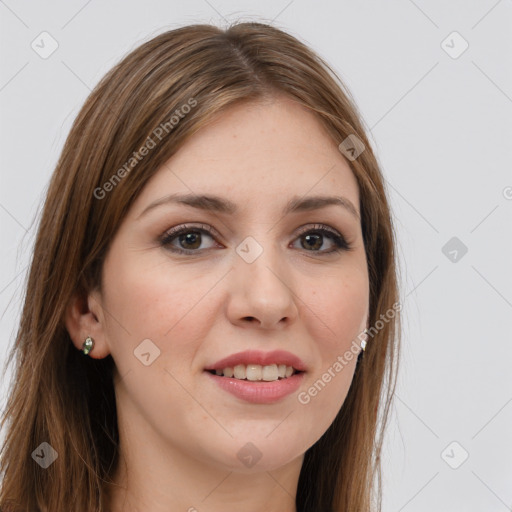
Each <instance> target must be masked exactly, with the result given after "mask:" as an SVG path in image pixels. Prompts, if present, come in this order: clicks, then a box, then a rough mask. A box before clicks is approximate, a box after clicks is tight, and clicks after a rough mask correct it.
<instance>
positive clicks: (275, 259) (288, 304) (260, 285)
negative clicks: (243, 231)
mask: <svg viewBox="0 0 512 512" xmlns="http://www.w3.org/2000/svg"><path fill="white" fill-rule="evenodd" d="M245 247H246V248H247V246H245ZM250 250H254V246H253V247H250ZM260 250H261V249H260ZM240 254H241V255H242V256H240ZM229 276H230V277H229V285H228V286H229V300H228V307H227V314H228V316H229V318H230V320H231V322H232V323H234V324H239V325H243V324H247V323H254V324H257V325H258V326H260V327H262V328H265V329H273V328H283V327H285V326H287V325H289V324H291V323H293V322H294V321H295V320H296V319H297V318H298V316H299V310H298V307H297V301H298V300H299V299H298V297H297V295H296V294H295V293H294V291H293V288H294V283H293V282H292V281H293V279H292V273H291V272H290V267H289V266H288V265H287V262H286V261H285V260H284V258H283V255H282V254H281V255H280V253H279V250H278V249H276V250H273V249H270V248H268V247H265V249H264V250H263V252H261V254H259V256H257V257H256V259H254V261H251V258H245V256H244V253H243V252H240V253H237V254H236V255H235V256H234V262H233V267H232V269H231V272H230V273H229Z"/></svg>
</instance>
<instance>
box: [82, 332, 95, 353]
mask: <svg viewBox="0 0 512 512" xmlns="http://www.w3.org/2000/svg"><path fill="white" fill-rule="evenodd" d="M93 348H94V340H93V339H92V338H91V337H90V336H87V338H85V341H84V343H83V345H82V352H83V353H84V354H85V355H86V356H87V355H88V354H89V352H90V351H91V350H92V349H93Z"/></svg>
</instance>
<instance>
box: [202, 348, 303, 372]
mask: <svg viewBox="0 0 512 512" xmlns="http://www.w3.org/2000/svg"><path fill="white" fill-rule="evenodd" d="M237 364H243V365H248V364H259V365H261V366H268V365H271V364H277V365H279V364H285V365H286V366H292V367H293V368H295V369H296V370H298V371H305V370H306V365H305V364H304V362H303V361H302V360H301V359H300V357H298V356H296V355H294V354H292V353H291V352H287V351H285V350H273V351H272V352H261V351H260V350H246V351H244V352H237V353H236V354H231V355H230V356H228V357H225V358H223V359H220V360H219V361H217V362H216V363H213V364H212V365H210V366H207V367H206V368H205V370H223V369H224V368H233V367H234V366H236V365H237Z"/></svg>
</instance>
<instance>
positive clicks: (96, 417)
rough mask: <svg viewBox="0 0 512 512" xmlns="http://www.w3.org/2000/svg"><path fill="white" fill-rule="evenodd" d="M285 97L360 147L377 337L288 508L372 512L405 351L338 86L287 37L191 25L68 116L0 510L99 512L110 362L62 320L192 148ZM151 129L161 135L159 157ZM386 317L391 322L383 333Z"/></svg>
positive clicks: (108, 426) (376, 202) (35, 265)
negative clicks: (214, 129)
mask: <svg viewBox="0 0 512 512" xmlns="http://www.w3.org/2000/svg"><path fill="white" fill-rule="evenodd" d="M282 95H286V96H287V97H288V98H291V99H292V100H294V101H295V102H297V103H299V104H300V105H303V106H304V107H306V108H307V109H309V111H311V112H312V113H313V114H314V115H315V116H316V117H317V118H318V119H319V120H320V121H321V123H322V125H323V126H324V127H325V129H326V130H327V134H328V135H329V137H332V139H333V141H335V142H336V144H340V143H341V142H342V141H344V140H345V139H346V138H347V137H348V136H349V135H356V136H357V137H358V138H359V139H360V141H362V142H363V143H364V146H365V149H364V151H363V152H362V153H361V154H360V155H359V156H358V157H357V158H356V159H354V160H351V159H349V160H351V161H350V162H349V165H350V168H351V169H352V171H353V173H354V175H355V177H356V179H357V182H358V186H359V191H360V212H361V227H362V235H363V240H364V246H365V252H366V258H367V265H368V275H369V283H370V298H369V301H370V302H369V319H368V320H369V325H371V326H374V325H375V324H376V322H380V324H382V328H380V329H378V330H375V332H374V335H373V338H372V339H371V340H370V341H369V343H368V345H367V347H366V351H365V352H361V353H360V354H359V357H358V362H357V365H356V369H355V371H354V376H353V380H352V383H351V387H350V389H349V392H348V395H347V396H346V399H345V401H344V403H343V405H342V406H341V408H340V410H339V412H338V414H337V416H336V418H335V420H334V421H333V423H332V424H331V425H330V427H329V428H328V429H327V431H326V432H325V433H324V434H323V435H322V437H321V438H320V439H319V440H318V441H317V442H316V443H315V444H314V445H312V446H311V447H310V448H309V449H308V450H307V451H306V453H305V455H304V461H303V465H302V468H301V472H300V477H299V482H298V490H297V495H296V507H297V511H298V512H327V511H332V512H363V511H364V512H368V511H370V510H374V509H375V510H380V509H381V502H382V489H381V461H380V454H381V448H382V442H383V436H384V433H385V429H386V425H387V422H388V412H389V409H390V405H391V402H392V400H393V395H394V390H395V386H396V380H397V369H398V355H399V345H400V328H399V326H400V316H399V314H398V311H396V307H394V306H396V304H397V303H398V283H397V272H398V268H397V263H396V261H395V255H396V249H395V234H394V228H393V224H392V219H391V213H390V208H389V205H388V200H387V198H386V190H385V187H384V180H383V177H382V175H381V171H380V168H379V164H378V163H377V159H376V157H375V155H374V152H373V150H372V147H371V145H370V142H369V141H368V139H367V136H366V134H365V130H364V129H363V121H362V120H361V116H360V114H359V113H358V110H357V108H356V106H355V103H354V101H353V99H352V98H351V95H350V93H349V92H348V91H347V90H346V88H345V86H344V85H343V83H342V82H341V80H340V78H339V77H338V76H337V75H336V73H335V72H334V71H333V70H332V69H331V68H330V67H329V65H328V64H327V63H326V62H325V61H324V60H323V59H322V58H321V57H320V56H318V55H317V54H316V53H315V52H313V51H312V50H311V49H310V48H308V46H306V45H305V44H304V43H302V42H300V41H299V40H298V39H296V38H295V37H293V36H292V35H290V34H288V33H286V32H285V31H283V30H281V29H278V28H276V27H274V26H271V25H268V24H265V23H259V22H258V23H256V22H249V23H235V24H232V25H231V26H229V27H227V28H224V29H221V28H219V27H216V26H212V25H207V24H195V25H189V26H185V27H181V28H177V29H174V30H168V31H166V32H164V33H161V34H159V35H157V36H156V37H153V38H152V39H150V40H149V41H147V42H144V43H143V44H142V45H140V46H139V47H137V48H136V49H134V50H133V51H131V53H129V54H127V55H126V56H124V58H123V59H122V60H121V61H120V62H119V63H117V64H116V65H115V66H114V67H113V68H112V69H111V70H110V71H109V72H108V73H107V74H106V75H105V76H104V77H103V78H102V79H101V80H100V82H99V83H98V85H97V86H96V87H95V88H94V90H93V91H92V92H91V94H90V95H89V97H88V98H87V100H86V102H85V104H84V105H83V107H82V108H81V110H80V111H79V113H78V115H77V117H76V119H75V121H74V124H73V126H72V128H71V131H70V133H69V135H68V137H67V139H66V141H65V144H64V147H63V150H62V153H61V154H60V157H59V160H58V162H57V165H56V168H55V170H54V172H53V174H52V176H51V180H50V182H49V185H48V189H47V191H46V199H45V202H44V206H43V209H42V214H41V218H40V221H39V226H38V231H37V236H36V240H35V244H34V250H33V255H32V260H31V264H30V269H29V272H28V276H27V281H26V287H25V293H24V297H23V309H22V311H21V316H20V322H19V326H18V330H17V333H16V338H15V343H14V345H13V347H12V350H11V352H10V353H9V357H8V359H7V363H6V364H7V365H8V364H10V362H11V360H12V359H13V358H15V361H16V364H15V368H14V379H13V382H12V383H11V385H10V389H9V396H8V400H7V403H6V406H5V410H4V412H3V416H2V421H1V427H2V428H3V427H4V425H7V429H6V437H5V441H4V444H3V446H2V450H1V452H0V456H1V460H0V471H1V473H2V477H3V481H2V486H1V489H0V509H1V510H3V511H4V512H16V511H18V510H23V511H31V512H32V511H44V512H49V511H51V512H55V511H63V510H76V511H93V510H94V511H105V510H106V508H105V496H106V490H105V489H106V487H105V486H106V484H107V483H108V482H111V479H112V475H113V474H114V471H115V469H116V467H117V464H118V460H119V458H118V455H119V453H118V447H119V445H118V442H119V437H118V426H117V412H116V401H115V393H114V377H115V375H114V370H115V365H114V360H113V358H112V356H111V355H108V356H107V357H105V358H104V359H92V358H88V357H84V356H83V354H82V353H81V352H80V351H79V350H77V349H76V348H75V347H74V345H73V344H72V342H71V338H70V336H69V333H68V331H67V329H66V327H65V324H64V316H65V311H66V307H67V305H68V303H69V301H70V300H71V299H72V298H73V297H74V296H75V295H78V296H81V297H85V296H87V294H88V293H89V292H90V291H91V290H95V289H98V290H101V278H102V264H103V261H104V259H105V256H106V254H107V252H108V250H109V246H110V243H111V241H112V239H113V238H114V236H115V234H116V230H117V228H118V227H119V225H120V223H121V221H122V220H123V218H124V216H125V215H126V213H127V211H128V209H129V208H130V205H131V204H132V203H133V201H134V199H135V198H136V197H137V196H138V194H139V193H140V192H141V190H142V188H143V187H144V186H145V184H146V183H147V182H148V180H150V179H151V177H152V176H153V175H154V174H155V172H156V171H157V170H158V169H159V168H160V167H161V166H162V165H163V164H164V163H165V162H166V161H167V160H168V159H169V158H170V157H171V156H172V155H173V154H174V153H175V152H176V151H177V150H178V149H179V148H180V147H181V146H182V145H183V143H184V142H185V141H186V140H187V139H188V138H189V137H191V136H193V135H194V133H196V132H197V131H198V130H199V129H201V128H202V127H204V126H206V125H207V124H208V123H210V122H211V121H212V120H214V119H215V117H216V116H218V115H219V114H220V113H222V112H223V111H224V110H225V109H227V108H229V107H230V106H233V105H235V104H240V103H241V102H254V101H262V100H265V99H266V98H277V97H279V96H282ZM184 105H194V106H193V108H191V109H190V110H191V111H190V113H188V114H186V115H183V116H180V115H179V113H178V117H179V119H178V121H179V122H177V123H176V122H175V121H172V117H171V116H173V115H174V114H177V112H178V111H177V109H180V108H181V110H182V112H188V110H187V109H185V108H182V106H184ZM174 117H176V115H174ZM159 127H160V131H162V129H163V128H162V127H164V128H165V132H166V133H165V136H164V137H162V140H161V141H160V140H158V141H157V140H156V139H157V138H158V137H156V136H155V133H160V132H159V131H157V132H155V130H157V129H158V128H159ZM150 139H151V140H153V141H154V142H156V144H155V147H154V148H152V149H151V150H150V151H149V152H148V153H147V155H146V156H145V157H144V158H141V159H137V160H136V161H135V165H134V162H133V161H132V160H133V158H134V152H135V153H137V152H138V151H139V150H140V149H141V148H142V147H143V146H144V145H145V144H147V143H148V141H149V140H150ZM137 154H138V153H137ZM127 162H131V164H130V167H131V168H129V169H127V166H126V163H127ZM123 164H125V165H124V166H123ZM122 166H123V167H122ZM122 169H124V172H123V171H122ZM128 171H130V172H128ZM116 176H117V178H116ZM121 178H122V179H121ZM107 183H110V184H111V185H110V186H109V185H106V184H107ZM101 190H103V191H106V190H108V192H109V193H108V197H105V198H103V196H105V195H106V194H105V192H101ZM389 311H396V314H394V315H393V317H392V318H391V319H389V318H387V315H388V314H389ZM384 315H386V318H387V320H386V321H385V322H382V318H383V316H384ZM379 411H380V414H379ZM379 425H380V428H379ZM42 442H47V443H49V444H50V445H51V447H53V449H54V450H56V452H57V453H58V457H57V459H56V460H55V462H53V464H51V465H50V466H49V467H48V468H47V469H42V468H41V467H40V466H39V465H38V464H36V463H35V462H34V460H32V457H31V455H32V453H33V452H34V450H35V449H36V448H37V447H38V446H39V445H40V444H41V443H42ZM374 507H375V508H374Z"/></svg>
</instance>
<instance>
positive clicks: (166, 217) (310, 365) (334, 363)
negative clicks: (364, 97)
mask: <svg viewBox="0 0 512 512" xmlns="http://www.w3.org/2000/svg"><path fill="white" fill-rule="evenodd" d="M192 193H193V194H196V195H199V196H203V195H208V196H215V197H216V198H218V199H220V200H221V201H224V202H226V203H228V204H229V205H230V206H231V208H228V207H221V206H220V205H221V204H222V203H220V202H216V201H209V200H203V201H202V202H200V203H199V204H196V205H195V206H194V205H193V204H182V203H180V202H176V201H170V200H166V199H165V198H168V196H170V195H183V194H192ZM316 196H328V197H334V196H338V197H342V198H344V204H341V203H337V204H328V205H323V206H321V205H318V204H316V205H315V204H312V203H311V202H310V203H309V208H304V207H303V208H300V207H299V208H295V209H292V211H289V212H285V209H286V207H287V206H289V205H290V202H291V201H293V200H297V201H300V200H304V199H310V198H312V197H316ZM350 205H353V209H354V211H351V208H350ZM214 206H215V207H216V209H213V210H212V209H210V208H212V207H214ZM295 206H297V204H295ZM306 206H307V204H306ZM232 210H234V211H232ZM359 215H360V211H359V191H358V185H357V181H356V179H355V177H354V175H353V173H352V171H351V170H350V167H349V165H348V163H347V161H346V160H345V159H344V157H343V156H342V155H341V153H340V152H339V150H338V148H337V145H336V143H335V142H333V141H332V140H331V139H330V138H329V137H328V135H327V133H326V132H325V131H323V129H322V127H321V125H320V124H319V122H318V121H317V119H316V118H315V117H314V116H313V115H312V114H311V113H309V112H308V111H307V110H305V109H303V108H302V107H300V106H298V105H297V104H295V103H294V102H292V101H291V100H288V99H285V98H276V99H274V100H272V101H266V102H264V103H251V104H249V105H248V104H246V105H241V106H235V107H232V108H231V109H230V110H228V111H226V112H224V113H222V114H221V115H220V116H219V117H218V118H217V120H216V122H215V123H213V124H211V125H209V126H207V127H205V128H203V129H202V130H201V131H199V132H198V133H196V134H195V135H194V136H193V137H192V138H191V139H189V140H188V142H187V143H186V144H185V145H184V146H183V147H182V148H181V149H180V150H179V152H178V153H176V154H175V155H174V156H173V157H172V158H171V159H170V160H169V161H168V162H167V163H166V165H164V166H163V167H162V168H161V169H159V170H158V172H157V173H156V175H155V176H154V177H153V178H152V179H151V180H150V181H149V182H148V184H147V185H146V187H145V188H144V189H143V191H142V192H141V193H140V194H139V196H138V197H137V199H136V201H135V202H134V204H133V205H132V207H131V209H130V211H129V213H128V215H127V216H126V217H125V219H124V220H123V223H122V225H121V226H120V229H119V231H118V232H117V234H116V236H115V238H114V240H113V242H112V245H111V248H110V250H109V252H108V254H107V258H106V260H105V262H104V267H103V289H102V293H101V295H96V296H95V299H96V300H97V302H98V303H99V304H101V310H102V311H103V312H105V313H104V315H103V316H102V334H101V336H100V338H101V340H100V342H101V343H104V344H105V345H106V346H108V351H109V352H110V353H111V355H112V357H113V358H114V361H115V364H116V369H117V376H116V381H115V382H116V384H115V385H116V396H117V401H118V416H119V418H120V419H119V421H120V424H122V425H124V426H125V428H126V429H127V430H129V431H130V432H131V435H133V436H136V437H143V438H144V439H145V440H146V441H149V444H151V445H152V446H158V450H160V451H161V450H164V451H166V452H168V453H169V454H173V456H178V455H177V454H179V456H180V457H183V458H186V459H188V460H193V461H197V462H199V463H201V464H210V465H212V466H217V467H219V468H222V469H223V470H230V471H238V472H251V471H261V470H262V469H264V470H272V469H275V468H278V467H281V466H283V465H285V464H287V463H291V462H292V461H296V460H298V459H300V458H301V457H302V455H303V453H304V452H305V451H306V450H307V449H308V448H309V447H310V446H311V445H313V444H314V443H315V442H316V441H317V440H318V439H319V438H320V437H321V436H322V434H323V433H324V432H325V431H326V430H327V428H328V427H329V425H330V424H331V423H332V421H333V420H334V418H335V416H336V414H337V413H338V411H339V409H340V407H341V406H342V404H343V401H344V400H345V397H346V395H347V392H348V390H349V387H350V384H351V381H352V377H353V372H354V369H355V366H356V359H357V353H358V351H359V350H360V349H359V346H357V351H355V350H352V352H351V353H352V354H353V357H352V358H349V357H345V356H344V355H345V354H346V353H347V351H350V349H351V347H354V340H357V337H358V335H360V333H361V332H362V331H363V330H364V328H365V326H366V320H367V316H368V302H369V282H368V273H367V262H366V257H365V250H364V244H363V238H362V232H361V224H360V219H359ZM358 344H359V342H358ZM247 351H251V353H246V354H244V353H245V352H247ZM274 351H280V352H277V353H275V354H269V353H271V352H274ZM233 354H235V355H239V354H242V356H241V357H240V358H238V359H235V360H232V361H227V362H220V363H219V361H221V360H223V359H225V358H227V357H230V356H232V355H233ZM354 354H355V355H354ZM341 360H343V363H342V362H341ZM244 362H245V364H247V365H249V367H248V369H247V373H246V374H245V376H246V378H247V377H248V376H250V379H260V378H263V379H270V380H268V381H267V380H263V381H259V380H258V381H252V380H244V381H242V380H241V379H236V378H235V377H236V375H238V376H239V377H240V376H241V375H242V374H243V370H244V369H245V366H243V365H242V363H244ZM217 363H218V364H217ZM251 363H252V364H251ZM274 364H276V366H277V372H276V368H275V367H274V366H273V365H274ZM280 364H284V365H287V366H292V367H294V368H295V370H297V369H300V370H301V372H300V373H297V374H296V375H295V374H294V375H292V376H291V377H288V378H284V379H283V378H278V380H277V381H274V380H273V379H275V378H276V376H279V370H280V368H279V365H280ZM235 366H237V367H238V370H236V368H235ZM229 367H231V368H233V370H232V371H233V372H235V371H237V372H241V373H237V374H235V376H234V377H230V370H229V369H228V370H226V374H227V376H217V375H215V376H214V375H213V374H215V373H216V372H215V371H208V370H207V369H210V370H214V369H222V368H229ZM260 367H261V372H262V373H261V374H260V373H259V372H260ZM264 367H269V368H264ZM297 367H299V368H297ZM340 367H341V368H340ZM281 370H282V367H281ZM284 371H285V372H286V370H284ZM285 375H286V374H285ZM248 443H252V444H248ZM146 445H147V444H146ZM125 448H126V447H125ZM126 449H129V447H128V448H126ZM248 456H249V457H250V456H253V457H256V458H254V460H256V459H258V460H257V464H256V465H253V464H251V463H250V462H248V460H249V459H248V458H247V457H248Z"/></svg>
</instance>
